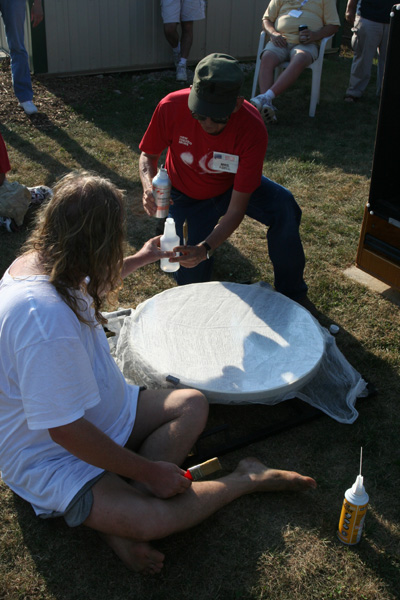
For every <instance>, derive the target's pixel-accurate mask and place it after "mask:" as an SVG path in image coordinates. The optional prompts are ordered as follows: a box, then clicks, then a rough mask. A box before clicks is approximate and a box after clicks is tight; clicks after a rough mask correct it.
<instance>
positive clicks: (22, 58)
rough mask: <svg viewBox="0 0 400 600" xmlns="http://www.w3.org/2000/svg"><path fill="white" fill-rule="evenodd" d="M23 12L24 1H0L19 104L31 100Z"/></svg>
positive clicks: (24, 9)
mask: <svg viewBox="0 0 400 600" xmlns="http://www.w3.org/2000/svg"><path fill="white" fill-rule="evenodd" d="M25 11H26V1H25V0H0V12H1V16H2V17H3V21H4V28H5V31H6V36H7V43H8V47H9V48H10V55H11V73H12V81H13V87H14V93H15V95H16V97H17V98H18V100H19V101H20V102H26V101H28V100H32V98H33V91H32V82H31V74H30V70H29V61H28V53H27V51H26V49H25V43H24V25H25Z"/></svg>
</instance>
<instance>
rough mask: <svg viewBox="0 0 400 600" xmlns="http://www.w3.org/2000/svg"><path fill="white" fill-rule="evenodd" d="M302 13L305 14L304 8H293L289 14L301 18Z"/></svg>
mask: <svg viewBox="0 0 400 600" xmlns="http://www.w3.org/2000/svg"><path fill="white" fill-rule="evenodd" d="M302 14H303V11H302V10H294V9H293V10H291V11H290V12H289V16H291V17H294V18H295V19H299V18H300V17H301V15H302Z"/></svg>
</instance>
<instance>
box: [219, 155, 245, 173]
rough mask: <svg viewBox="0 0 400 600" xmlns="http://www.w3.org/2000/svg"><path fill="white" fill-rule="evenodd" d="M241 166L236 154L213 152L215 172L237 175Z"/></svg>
mask: <svg viewBox="0 0 400 600" xmlns="http://www.w3.org/2000/svg"><path fill="white" fill-rule="evenodd" d="M238 166H239V157H238V156H236V155H235V154H225V153H224V152H213V169H214V170H215V171H224V172H226V173H237V170H238Z"/></svg>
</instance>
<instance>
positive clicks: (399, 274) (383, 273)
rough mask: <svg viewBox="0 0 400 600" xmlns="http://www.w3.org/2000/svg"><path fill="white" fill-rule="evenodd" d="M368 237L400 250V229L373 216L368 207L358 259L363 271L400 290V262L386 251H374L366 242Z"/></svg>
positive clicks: (365, 212) (358, 265)
mask: <svg viewBox="0 0 400 600" xmlns="http://www.w3.org/2000/svg"><path fill="white" fill-rule="evenodd" d="M368 235H370V236H371V237H373V238H374V239H376V240H378V241H381V242H383V243H384V244H388V246H391V247H393V248H394V249H397V250H400V229H399V228H398V227H396V226H395V225H392V224H391V223H388V221H385V220H384V219H381V218H379V217H377V216H375V215H371V214H370V213H369V211H368V209H367V207H366V208H365V211H364V218H363V223H362V227H361V234H360V241H359V244H358V250H357V257H356V266H357V267H358V268H360V269H361V270H362V271H365V272H366V273H369V274H370V275H372V276H373V277H376V278H377V279H379V280H380V281H383V282H384V283H387V284H388V285H390V286H392V287H395V288H397V289H400V261H397V260H396V259H394V258H391V257H389V256H388V255H387V254H385V252H384V251H377V250H374V249H372V248H371V247H370V245H369V244H368V241H367V242H366V236H368ZM367 240H368V238H367Z"/></svg>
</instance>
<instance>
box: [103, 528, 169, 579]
mask: <svg viewBox="0 0 400 600" xmlns="http://www.w3.org/2000/svg"><path fill="white" fill-rule="evenodd" d="M100 536H101V537H102V538H103V539H104V540H105V541H106V542H107V544H108V545H109V546H110V547H111V548H112V549H113V550H114V552H115V554H116V555H117V556H118V557H119V558H120V559H121V560H122V562H123V563H124V565H125V566H126V567H128V569H131V571H136V572H137V573H139V572H140V573H147V574H149V575H155V574H156V573H159V572H160V571H161V569H162V568H163V564H164V558H165V556H164V554H162V553H161V552H159V551H158V550H156V549H155V548H153V547H152V546H150V544H148V543H147V542H135V541H133V540H130V539H128V538H122V537H118V536H117V535H106V534H104V533H101V534H100Z"/></svg>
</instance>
